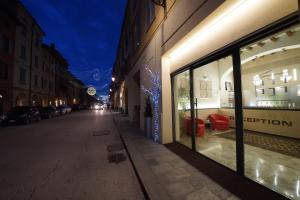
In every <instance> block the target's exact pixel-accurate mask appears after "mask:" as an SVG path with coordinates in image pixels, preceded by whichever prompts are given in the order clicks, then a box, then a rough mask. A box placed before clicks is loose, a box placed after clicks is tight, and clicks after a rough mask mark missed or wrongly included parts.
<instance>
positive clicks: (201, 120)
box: [193, 56, 236, 170]
mask: <svg viewBox="0 0 300 200" xmlns="http://www.w3.org/2000/svg"><path fill="white" fill-rule="evenodd" d="M193 96H194V100H193V106H194V109H193V110H194V129H195V131H194V135H195V150H196V151H197V152H199V153H201V154H203V155H205V156H206V157H208V158H210V159H212V160H214V161H216V162H219V163H221V164H223V165H225V166H226V167H228V168H230V169H233V170H236V143H235V140H236V139H235V138H236V137H235V136H236V133H235V123H234V122H235V120H234V115H235V105H234V79H233V64H232V57H231V56H228V57H224V58H222V59H219V60H217V61H214V62H211V63H209V64H206V65H204V66H199V67H198V68H196V69H194V70H193Z"/></svg>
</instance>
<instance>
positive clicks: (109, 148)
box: [106, 143, 124, 152]
mask: <svg viewBox="0 0 300 200" xmlns="http://www.w3.org/2000/svg"><path fill="white" fill-rule="evenodd" d="M106 149H107V151H108V152H113V151H121V150H123V149H124V145H123V144H122V143H117V144H112V145H108V146H107V148H106Z"/></svg>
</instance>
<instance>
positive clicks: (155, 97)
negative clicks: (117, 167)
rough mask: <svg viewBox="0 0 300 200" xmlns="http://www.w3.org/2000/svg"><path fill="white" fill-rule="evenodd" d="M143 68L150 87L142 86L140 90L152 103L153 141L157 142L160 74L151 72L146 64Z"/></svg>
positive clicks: (158, 132) (158, 133)
mask: <svg viewBox="0 0 300 200" xmlns="http://www.w3.org/2000/svg"><path fill="white" fill-rule="evenodd" d="M145 70H146V71H147V72H148V74H149V76H150V82H151V87H150V88H145V87H144V86H142V87H141V88H142V90H143V91H144V92H145V93H147V94H148V95H149V96H150V99H151V101H152V103H153V139H154V141H155V142H159V138H160V137H159V135H160V129H159V122H160V116H159V100H160V90H161V85H160V84H161V83H160V74H159V73H158V72H152V71H151V70H150V69H149V68H148V67H147V66H146V67H145Z"/></svg>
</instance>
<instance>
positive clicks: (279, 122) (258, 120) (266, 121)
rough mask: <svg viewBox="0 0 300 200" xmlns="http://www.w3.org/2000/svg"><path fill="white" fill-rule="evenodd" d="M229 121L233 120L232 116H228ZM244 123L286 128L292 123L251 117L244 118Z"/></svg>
mask: <svg viewBox="0 0 300 200" xmlns="http://www.w3.org/2000/svg"><path fill="white" fill-rule="evenodd" d="M229 120H234V116H229ZM243 121H244V122H254V123H262V124H272V125H275V126H288V127H291V126H292V125H293V123H292V122H291V121H285V120H276V119H263V118H253V117H244V119H243Z"/></svg>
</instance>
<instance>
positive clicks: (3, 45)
mask: <svg viewBox="0 0 300 200" xmlns="http://www.w3.org/2000/svg"><path fill="white" fill-rule="evenodd" d="M17 26H20V22H19V20H18V19H17V18H16V2H13V1H8V0H3V1H1V2H0V115H1V114H2V113H3V112H7V111H8V110H9V109H10V108H11V107H12V104H13V93H12V91H13V75H14V71H13V69H14V49H15V47H14V46H15V35H16V27H17Z"/></svg>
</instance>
